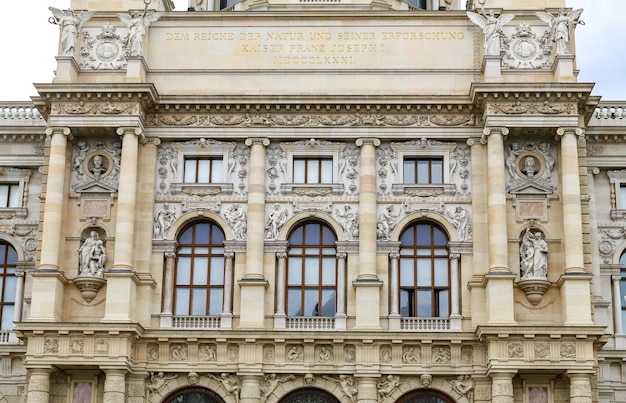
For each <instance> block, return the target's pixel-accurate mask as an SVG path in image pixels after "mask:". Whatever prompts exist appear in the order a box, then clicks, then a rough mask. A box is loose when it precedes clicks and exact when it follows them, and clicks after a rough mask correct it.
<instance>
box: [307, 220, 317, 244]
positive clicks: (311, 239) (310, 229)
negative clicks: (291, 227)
mask: <svg viewBox="0 0 626 403" xmlns="http://www.w3.org/2000/svg"><path fill="white" fill-rule="evenodd" d="M304 230H305V233H304V238H305V242H306V243H307V245H319V242H320V225H319V224H307V225H306V226H305V229H304Z"/></svg>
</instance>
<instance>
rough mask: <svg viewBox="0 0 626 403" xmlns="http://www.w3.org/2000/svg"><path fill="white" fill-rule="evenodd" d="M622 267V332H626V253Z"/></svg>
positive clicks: (621, 259)
mask: <svg viewBox="0 0 626 403" xmlns="http://www.w3.org/2000/svg"><path fill="white" fill-rule="evenodd" d="M619 262H620V264H621V265H622V273H621V274H622V279H621V280H620V282H619V300H620V303H621V305H622V306H621V308H622V332H626V252H624V253H623V254H622V256H621V257H620V259H619Z"/></svg>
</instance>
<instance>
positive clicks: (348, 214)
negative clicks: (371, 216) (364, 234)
mask: <svg viewBox="0 0 626 403" xmlns="http://www.w3.org/2000/svg"><path fill="white" fill-rule="evenodd" d="M335 214H337V216H338V217H339V223H340V224H341V227H342V228H343V230H344V232H345V233H346V239H347V240H349V241H353V240H355V239H358V237H359V221H358V217H357V212H356V210H355V209H353V208H352V207H351V206H349V205H346V206H345V207H344V212H343V214H341V213H340V212H339V210H338V209H335Z"/></svg>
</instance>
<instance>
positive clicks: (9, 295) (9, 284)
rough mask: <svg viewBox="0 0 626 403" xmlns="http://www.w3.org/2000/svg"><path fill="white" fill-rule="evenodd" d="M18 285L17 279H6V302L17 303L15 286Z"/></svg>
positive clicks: (10, 277) (12, 277)
mask: <svg viewBox="0 0 626 403" xmlns="http://www.w3.org/2000/svg"><path fill="white" fill-rule="evenodd" d="M16 285H17V277H15V276H8V277H5V278H4V287H5V288H4V301H2V302H5V303H7V302H15V286H16ZM3 318H4V316H3Z"/></svg>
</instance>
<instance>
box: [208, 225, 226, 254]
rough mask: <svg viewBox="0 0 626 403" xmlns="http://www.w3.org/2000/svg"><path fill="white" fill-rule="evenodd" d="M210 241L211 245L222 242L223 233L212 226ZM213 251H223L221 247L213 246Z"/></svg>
mask: <svg viewBox="0 0 626 403" xmlns="http://www.w3.org/2000/svg"><path fill="white" fill-rule="evenodd" d="M211 243H212V244H213V245H221V244H223V243H224V233H223V232H222V231H220V229H219V228H217V227H215V226H214V227H213V231H212V233H211ZM213 253H224V249H223V248H213Z"/></svg>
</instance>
